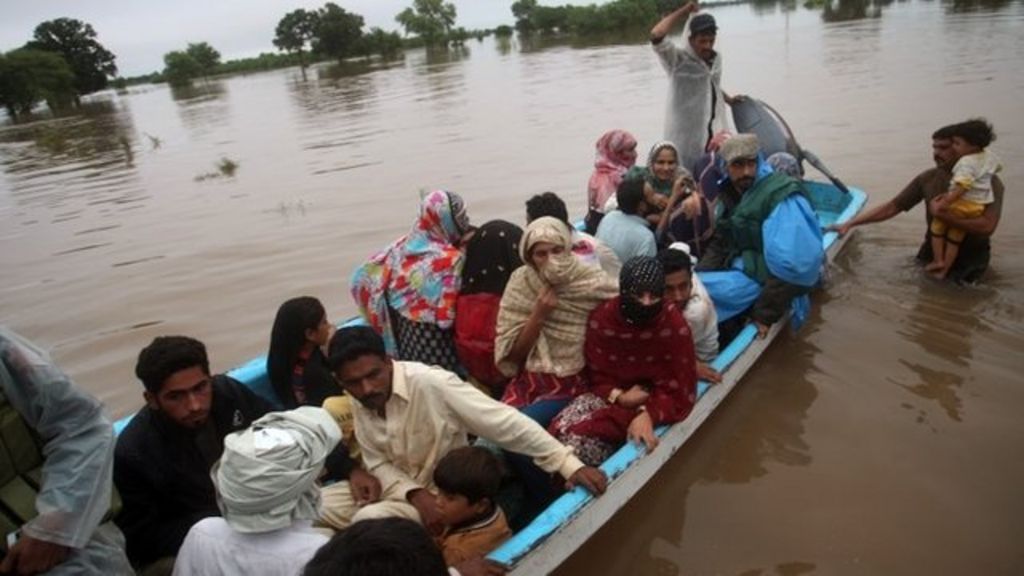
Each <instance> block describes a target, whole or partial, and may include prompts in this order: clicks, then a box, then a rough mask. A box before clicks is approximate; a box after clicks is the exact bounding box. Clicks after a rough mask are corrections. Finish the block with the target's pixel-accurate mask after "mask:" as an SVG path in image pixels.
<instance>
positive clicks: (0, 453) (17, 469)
mask: <svg viewBox="0 0 1024 576" xmlns="http://www.w3.org/2000/svg"><path fill="white" fill-rule="evenodd" d="M0 421H2V424H3V429H2V432H3V433H2V435H0V499H2V500H3V507H0V525H2V527H3V535H2V536H3V540H2V541H0V551H2V552H3V554H4V556H3V560H2V561H0V573H3V574H37V573H42V572H45V573H47V574H105V575H106V574H110V575H120V574H134V572H132V569H131V565H130V564H129V563H128V559H127V557H126V556H125V553H124V536H123V535H122V534H121V531H120V530H118V529H117V527H116V526H115V525H114V524H113V523H112V522H109V521H104V520H105V518H106V517H107V516H108V512H109V511H110V502H111V492H112V489H113V484H112V482H111V471H112V466H113V463H114V432H113V429H112V428H111V425H110V421H109V420H107V418H106V417H105V416H104V415H103V406H102V405H101V404H100V402H99V401H98V400H96V399H95V398H93V397H92V396H90V395H88V394H86V393H85V392H83V391H81V390H79V389H77V388H76V387H75V386H74V385H73V384H72V382H71V380H70V379H69V378H68V377H67V376H66V375H65V374H64V373H63V372H61V371H60V370H59V369H58V368H57V367H56V366H55V365H54V364H53V362H52V361H51V360H50V358H49V356H48V355H47V354H46V353H45V352H43V351H42V350H40V349H39V348H38V347H36V346H35V345H33V344H31V343H29V342H28V341H26V340H25V339H23V338H22V337H20V336H18V335H17V334H15V333H14V332H12V331H10V330H8V329H7V328H5V327H0ZM7 546H9V548H7Z"/></svg>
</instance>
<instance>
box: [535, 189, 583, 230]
mask: <svg viewBox="0 0 1024 576" xmlns="http://www.w3.org/2000/svg"><path fill="white" fill-rule="evenodd" d="M544 216H551V217H552V218H557V219H558V220H561V221H562V222H565V223H566V225H568V226H570V227H571V226H572V224H571V223H570V222H569V209H568V208H566V206H565V201H564V200H562V199H561V198H559V197H558V194H555V193H554V192H545V193H543V194H537V195H536V196H534V197H533V198H530V199H529V200H527V201H526V222H527V223H530V222H533V221H534V220H536V219H537V218H542V217H544Z"/></svg>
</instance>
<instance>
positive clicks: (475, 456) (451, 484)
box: [434, 446, 501, 504]
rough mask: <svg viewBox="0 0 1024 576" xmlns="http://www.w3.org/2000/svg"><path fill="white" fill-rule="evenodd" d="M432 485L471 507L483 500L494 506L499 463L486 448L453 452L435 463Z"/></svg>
mask: <svg viewBox="0 0 1024 576" xmlns="http://www.w3.org/2000/svg"><path fill="white" fill-rule="evenodd" d="M434 484H436V485H437V487H438V488H440V489H441V490H444V491H445V492H447V493H449V494H456V495H458V496H465V497H466V500H469V503H470V504H476V503H477V502H479V501H481V500H483V499H484V498H487V499H488V500H490V501H491V502H494V498H495V496H497V495H498V490H499V489H500V488H501V463H500V462H498V459H497V458H495V457H494V454H493V453H492V452H491V451H490V450H488V449H486V448H481V447H479V446H464V447H462V448H456V449H455V450H452V451H451V452H449V453H447V454H445V455H444V457H443V458H441V460H440V461H439V462H438V463H437V466H436V467H435V468H434Z"/></svg>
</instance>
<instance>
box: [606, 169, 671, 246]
mask: <svg viewBox="0 0 1024 576" xmlns="http://www.w3.org/2000/svg"><path fill="white" fill-rule="evenodd" d="M615 197H616V199H617V200H618V205H619V207H618V209H617V210H614V211H612V212H609V213H608V214H606V215H605V217H604V218H602V219H601V224H600V225H599V226H598V227H597V236H596V238H597V239H598V240H600V241H601V242H604V243H605V244H607V245H608V247H609V248H611V249H612V252H615V256H617V257H618V259H619V261H620V262H626V261H628V260H630V259H631V258H634V257H636V256H651V257H653V256H654V255H655V254H657V253H658V246H657V244H656V243H655V241H654V233H653V232H652V231H651V229H650V227H649V226H648V223H647V220H646V217H647V215H648V214H652V213H654V210H655V209H654V207H652V206H650V205H649V204H648V203H647V202H646V201H645V200H644V182H643V180H639V179H636V178H627V179H625V180H623V181H622V183H621V184H619V190H618V191H617V192H616V193H615Z"/></svg>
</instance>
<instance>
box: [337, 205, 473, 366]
mask: <svg viewBox="0 0 1024 576" xmlns="http://www.w3.org/2000/svg"><path fill="white" fill-rule="evenodd" d="M468 227H469V220H468V218H467V216H466V210H465V206H464V204H463V202H462V198H461V197H460V196H459V195H458V194H455V193H453V192H446V191H444V190H435V191H434V192H431V193H430V194H428V195H427V196H426V197H425V198H424V199H423V201H422V203H421V204H420V216H419V219H418V220H417V222H416V225H415V226H413V229H412V231H411V232H409V233H408V234H406V235H405V236H403V237H401V238H399V239H398V240H396V241H395V242H394V243H392V244H391V245H390V246H388V247H387V248H386V249H384V250H383V251H381V252H378V253H377V254H375V255H374V256H373V257H372V258H370V260H369V262H367V263H366V264H363V265H362V266H360V267H359V268H357V269H356V271H355V272H354V273H353V274H352V280H351V284H352V297H353V298H354V299H355V301H356V305H358V306H359V312H360V314H362V316H363V318H365V319H366V321H367V322H369V323H370V325H371V326H373V328H374V329H375V330H376V331H377V332H379V333H381V335H383V337H384V343H385V345H386V346H387V350H388V353H390V354H394V353H396V351H397V346H396V343H395V337H394V334H393V332H392V326H391V322H390V319H389V318H388V308H389V307H390V308H391V309H393V310H395V311H397V312H398V313H399V314H401V315H402V316H403V317H405V318H407V319H409V320H412V321H413V322H424V323H429V324H436V325H437V326H440V327H441V328H450V327H451V326H452V323H453V321H454V320H455V301H456V299H457V298H458V296H459V288H460V287H461V278H462V265H463V254H462V251H461V250H460V249H459V248H458V247H456V243H457V242H458V240H459V238H460V237H461V236H462V234H463V233H464V232H465V231H466V230H467V229H468Z"/></svg>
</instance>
